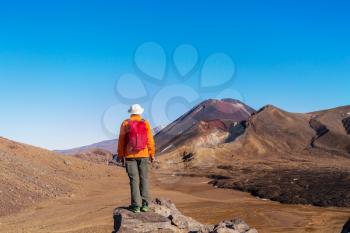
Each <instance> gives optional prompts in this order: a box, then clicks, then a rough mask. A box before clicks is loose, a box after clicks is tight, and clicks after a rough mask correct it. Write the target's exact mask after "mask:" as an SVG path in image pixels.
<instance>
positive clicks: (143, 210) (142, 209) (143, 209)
mask: <svg viewBox="0 0 350 233" xmlns="http://www.w3.org/2000/svg"><path fill="white" fill-rule="evenodd" d="M148 210H149V208H148V205H144V206H142V207H141V212H148Z"/></svg>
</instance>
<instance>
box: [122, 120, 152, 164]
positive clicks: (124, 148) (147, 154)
mask: <svg viewBox="0 0 350 233" xmlns="http://www.w3.org/2000/svg"><path fill="white" fill-rule="evenodd" d="M130 120H132V121H141V120H142V118H141V115H131V116H130ZM145 123H146V128H147V135H148V137H147V146H146V148H145V149H143V150H141V151H139V152H137V153H130V152H129V151H128V150H127V146H126V143H127V141H126V133H127V126H128V124H129V122H128V120H124V121H123V123H122V125H121V126H120V133H119V139H118V157H119V158H120V159H122V158H127V159H130V158H148V157H150V156H151V157H152V158H154V154H155V146H154V139H153V135H152V129H151V126H150V124H149V122H148V121H146V120H145Z"/></svg>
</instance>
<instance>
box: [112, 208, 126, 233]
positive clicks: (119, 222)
mask: <svg viewBox="0 0 350 233" xmlns="http://www.w3.org/2000/svg"><path fill="white" fill-rule="evenodd" d="M116 209H125V210H128V207H124V206H123V207H118V208H116ZM122 220H123V219H122V215H121V214H115V211H114V214H113V222H114V227H113V228H114V230H113V231H112V233H117V232H119V230H120V228H121V226H122Z"/></svg>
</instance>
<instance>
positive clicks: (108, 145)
mask: <svg viewBox="0 0 350 233" xmlns="http://www.w3.org/2000/svg"><path fill="white" fill-rule="evenodd" d="M162 128H163V126H157V127H155V128H153V135H155V134H157V133H158V132H159V131H160V130H161V129H162ZM117 143H118V139H111V140H105V141H102V142H97V143H93V144H91V145H87V146H82V147H76V148H72V149H67V150H54V152H56V153H59V154H63V155H76V154H82V153H86V152H91V151H94V150H102V151H106V152H109V153H112V154H116V153H117Z"/></svg>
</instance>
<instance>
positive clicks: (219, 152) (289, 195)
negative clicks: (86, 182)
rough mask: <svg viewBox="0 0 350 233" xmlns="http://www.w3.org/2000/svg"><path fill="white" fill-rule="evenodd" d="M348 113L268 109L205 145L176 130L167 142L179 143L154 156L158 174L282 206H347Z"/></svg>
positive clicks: (349, 187)
mask: <svg viewBox="0 0 350 233" xmlns="http://www.w3.org/2000/svg"><path fill="white" fill-rule="evenodd" d="M196 109H197V108H195V109H194V110H193V111H194V112H196ZM227 111H230V110H227ZM349 112H350V106H345V107H339V108H335V109H329V110H324V111H319V112H312V113H305V114H302V113H290V112H286V111H284V110H282V109H279V108H277V107H274V106H271V105H268V106H265V107H263V108H262V109H260V110H259V111H257V112H255V113H253V114H252V116H250V117H249V119H248V120H247V121H241V122H239V123H235V124H233V125H231V126H230V127H229V128H228V129H229V130H228V132H229V133H228V134H226V135H225V136H223V138H222V140H221V142H220V143H216V145H214V146H213V145H212V146H210V147H208V146H200V147H198V146H194V145H195V144H196V143H198V138H201V136H199V135H196V136H195V137H192V136H191V137H188V134H186V131H185V133H182V132H181V130H180V133H179V134H177V135H176V137H174V138H173V139H170V140H169V142H168V143H170V142H173V141H175V142H176V140H175V139H177V141H178V142H181V143H177V144H176V148H174V149H173V150H169V151H166V152H165V153H162V154H161V156H159V163H160V164H159V167H160V172H162V171H163V172H166V171H168V172H169V171H171V172H172V173H173V174H177V175H191V176H192V175H195V176H206V177H210V178H213V179H214V181H213V184H214V185H215V186H217V187H222V188H234V189H239V190H243V191H247V192H250V193H252V194H253V195H256V196H259V197H262V198H269V199H272V200H276V201H280V202H285V203H302V204H314V205H321V206H350V196H349V190H350V182H349V181H350V172H349V167H350V135H349V134H348V130H349ZM191 113H192V112H190V113H187V114H185V115H184V116H183V117H181V118H179V119H180V120H181V119H184V118H186V117H187V115H188V114H191ZM205 115H206V114H205V113H204V114H203V115H202V117H203V118H205ZM209 115H210V114H209ZM218 120H220V122H221V121H222V120H221V119H218ZM218 120H216V121H218ZM171 125H173V124H171ZM200 125H201V124H200V123H197V124H196V123H195V124H194V127H192V128H198V127H199V128H200ZM184 128H185V127H184ZM189 128H190V129H191V127H189ZM218 128H220V127H216V129H218ZM170 129H171V128H170ZM180 129H181V127H180ZM187 131H188V130H187ZM196 132H199V131H198V130H197V131H196ZM161 133H162V132H161ZM182 134H183V135H182ZM159 135H160V134H159ZM157 136H158V135H157ZM187 137H188V140H180V139H181V138H187ZM192 139H193V140H192ZM211 141H212V140H208V142H211ZM208 142H207V143H204V144H207V145H208ZM163 169H164V170H163Z"/></svg>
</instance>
